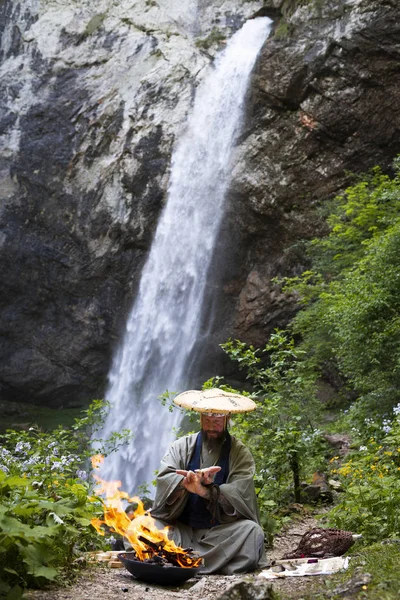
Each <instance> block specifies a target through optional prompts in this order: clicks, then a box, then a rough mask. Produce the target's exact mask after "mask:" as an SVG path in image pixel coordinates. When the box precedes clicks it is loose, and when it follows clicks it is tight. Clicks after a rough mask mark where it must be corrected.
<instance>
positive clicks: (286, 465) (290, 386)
mask: <svg viewBox="0 0 400 600" xmlns="http://www.w3.org/2000/svg"><path fill="white" fill-rule="evenodd" d="M393 169H394V175H393V176H392V177H390V176H389V175H387V174H384V173H382V171H381V170H380V169H379V168H378V167H376V168H375V169H373V170H372V171H371V172H370V173H368V174H366V175H364V176H362V177H358V179H357V180H356V182H355V184H354V185H352V186H351V187H349V188H348V189H347V190H345V192H344V193H343V195H341V196H339V197H337V198H335V199H334V200H333V201H332V202H330V204H329V205H328V207H327V208H326V207H325V213H326V214H325V217H326V221H327V225H328V229H329V233H328V234H327V235H326V236H325V237H323V238H322V239H315V240H313V241H312V242H311V243H309V244H308V255H309V258H310V261H311V263H312V268H311V269H310V270H308V271H306V272H304V273H303V274H302V275H301V276H299V277H296V278H292V279H286V280H284V281H281V282H280V283H281V284H282V285H283V289H284V290H286V291H287V292H289V293H291V294H293V293H295V294H297V297H298V300H299V304H300V307H301V309H300V311H299V312H298V313H297V315H296V317H295V318H294V319H293V321H292V322H291V323H289V325H288V329H287V331H275V332H274V333H273V334H272V335H271V337H270V339H269V341H268V343H267V344H266V346H265V347H264V348H263V349H262V350H257V349H254V348H252V347H247V346H246V345H245V344H243V343H241V342H240V341H237V340H236V341H234V342H233V341H231V340H230V341H229V342H227V343H226V344H224V345H223V348H224V350H225V351H226V352H227V353H228V355H229V356H230V357H231V358H232V359H233V360H235V361H236V362H238V364H239V366H240V368H242V369H244V370H245V372H246V374H247V379H248V381H249V383H250V384H251V388H252V390H253V396H255V398H256V400H257V401H258V404H259V409H258V410H257V411H256V412H255V413H251V414H249V415H246V418H243V419H235V421H236V424H235V426H234V432H235V433H238V435H239V436H240V437H241V438H242V439H243V440H244V441H245V442H246V443H247V445H248V446H249V447H250V448H251V450H252V453H253V454H254V456H255V460H256V465H257V476H256V484H257V492H258V498H259V503H260V508H261V513H262V517H263V520H264V524H265V523H266V522H267V520H268V513H269V512H271V511H272V514H273V515H279V512H278V511H277V510H276V509H277V508H278V507H282V505H284V504H285V503H286V504H287V503H290V502H292V501H293V500H295V499H296V500H298V499H299V496H298V494H297V491H298V485H299V481H300V478H305V479H307V478H308V477H309V476H310V474H311V473H312V472H313V471H314V470H315V469H317V468H318V469H321V468H323V469H324V470H325V472H326V474H327V475H328V476H330V477H333V478H335V479H337V480H338V481H340V483H341V487H342V490H343V491H342V493H341V494H340V495H339V502H338V503H337V504H336V506H335V507H334V508H333V509H332V510H331V511H330V513H328V515H327V518H326V521H325V522H327V524H328V525H329V526H332V527H337V528H340V529H346V530H350V531H352V532H354V533H361V534H362V535H363V542H362V544H364V546H366V547H365V548H364V549H363V551H362V554H361V556H362V559H361V558H360V557H358V558H357V560H355V561H353V563H352V564H353V565H357V564H359V563H360V560H361V564H362V565H365V569H364V571H366V570H368V571H370V570H371V572H372V571H373V572H374V573H375V575H374V576H373V580H372V581H373V583H371V585H370V584H368V585H366V586H364V588H362V589H361V592H360V593H361V594H362V595H361V596H360V597H363V598H385V599H387V600H389V599H394V598H397V597H398V596H397V594H398V585H399V580H398V569H397V568H396V570H394V565H395V564H396V561H397V566H398V559H399V547H398V546H396V544H395V543H392V544H388V545H387V546H384V547H383V546H381V545H380V544H377V542H380V541H384V540H388V541H390V540H393V541H394V542H395V541H396V540H398V539H399V538H400V516H399V511H398V506H399V504H400V158H398V159H396V160H395V161H394V164H393ZM324 381H325V382H327V383H328V384H330V385H331V386H333V387H334V388H336V396H337V397H338V398H339V404H340V406H341V408H342V410H341V412H340V415H339V419H338V420H337V421H336V422H335V423H334V424H332V423H331V424H330V429H331V432H340V433H348V434H350V436H351V440H352V445H351V452H350V453H349V454H348V455H347V456H346V457H344V458H343V457H339V456H335V455H334V452H333V450H332V449H329V448H327V447H326V446H324V444H323V443H322V440H321V431H320V428H321V427H322V426H321V423H323V422H324V415H323V411H324V407H323V405H322V403H321V402H320V401H319V400H318V388H319V386H320V385H321V382H324ZM338 382H339V383H338ZM207 385H209V382H207ZM212 385H218V386H220V387H222V385H221V381H220V380H219V378H215V379H214V380H213V381H212ZM228 389H229V388H228ZM323 465H324V466H323ZM278 520H279V517H278ZM372 543H375V545H374V546H372V547H370V546H368V545H369V544H372ZM383 548H385V550H384V551H383ZM358 551H359V550H358ZM378 555H379V560H377V561H376V562H375V558H376V557H377V556H378ZM362 561H363V562H362ZM378 563H379V564H380V565H381V568H382V572H380V573H379V571H378V567H377V564H378ZM385 565H386V566H385ZM394 571H395V572H394ZM351 573H352V571H350V572H349V573H348V574H346V575H345V576H343V578H344V579H346V578H349V577H350V576H351ZM339 579H340V578H339ZM337 581H338V580H337V579H336V578H333V582H337ZM318 593H319V595H318V594H317V595H316V594H315V593H314V594H313V595H312V597H313V598H316V597H320V598H323V597H326V596H324V594H323V593H322V592H318ZM330 593H331V592H330ZM305 597H306V596H305ZM330 597H335V595H331V596H330Z"/></svg>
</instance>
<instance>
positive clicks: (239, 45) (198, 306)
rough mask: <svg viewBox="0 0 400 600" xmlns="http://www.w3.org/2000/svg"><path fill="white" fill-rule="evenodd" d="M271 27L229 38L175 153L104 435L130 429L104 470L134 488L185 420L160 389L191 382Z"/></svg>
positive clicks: (253, 26)
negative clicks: (233, 171)
mask: <svg viewBox="0 0 400 600" xmlns="http://www.w3.org/2000/svg"><path fill="white" fill-rule="evenodd" d="M270 26H271V21H270V19H267V18H258V19H254V20H251V21H248V22H247V23H246V24H245V25H244V27H243V28H242V29H241V30H240V31H238V32H237V33H236V34H235V35H234V36H233V37H232V39H231V40H230V41H229V43H228V46H227V47H226V49H225V50H224V52H223V53H222V54H221V55H220V56H219V58H218V59H217V61H216V64H215V68H214V69H213V70H212V72H210V74H209V75H208V77H206V79H205V80H204V82H203V84H202V85H201V86H200V88H199V89H198V92H197V94H196V100H195V104H194V107H193V112H192V114H191V116H190V117H189V120H188V125H187V130H186V133H185V134H184V135H183V137H182V138H181V140H180V141H179V143H178V145H177V148H176V150H175V152H174V154H173V157H172V168H171V178H170V186H169V190H168V199H167V204H166V206H165V208H164V210H163V213H162V215H161V216H160V220H159V224H158V227H157V230H156V233H155V237H154V240H153V243H152V246H151V250H150V254H149V256H148V259H147V262H146V264H145V267H144V269H143V273H142V277H141V281H140V286H139V290H138V293H137V297H136V300H135V303H134V306H133V308H132V311H131V313H130V316H129V318H128V322H127V325H126V332H125V335H124V338H123V341H122V344H121V347H120V349H119V351H118V352H117V354H116V356H115V358H114V361H113V366H112V369H111V373H110V376H109V379H110V386H109V389H108V393H107V395H106V397H107V399H108V400H109V401H110V403H111V410H110V413H109V415H108V417H107V420H106V422H105V425H104V429H103V431H102V436H103V437H106V436H108V435H109V434H110V433H111V432H112V431H120V430H121V429H123V428H125V427H127V428H129V429H131V431H132V433H133V441H132V443H131V444H130V445H129V446H127V447H123V448H121V449H120V450H119V451H118V452H117V453H115V454H112V455H110V456H109V457H108V458H107V459H106V461H105V464H104V466H103V468H102V472H101V475H102V477H104V478H105V479H117V478H118V479H121V480H122V481H123V489H124V490H125V491H127V492H128V493H133V492H134V491H135V490H136V489H137V486H138V485H140V484H142V483H144V482H149V481H151V480H152V479H153V477H154V471H155V469H157V468H158V466H159V461H160V458H161V456H162V454H163V452H164V451H165V450H166V448H167V446H168V444H169V443H170V442H171V441H172V440H173V438H174V435H173V431H172V430H173V427H176V426H177V425H178V422H179V420H180V415H179V414H178V413H177V412H174V413H171V412H169V411H168V409H167V408H165V407H162V406H161V403H160V401H159V400H158V397H159V396H160V395H161V394H162V393H163V392H165V391H166V390H169V391H171V392H180V391H183V390H184V389H186V388H187V385H188V381H187V371H188V366H189V361H192V360H193V350H194V349H195V345H196V340H197V339H198V335H199V332H200V331H199V330H200V325H201V319H200V317H201V314H202V304H203V299H204V295H205V290H206V286H207V274H208V268H209V265H210V262H211V258H212V255H213V248H214V245H215V242H216V238H217V234H218V231H219V227H220V223H221V219H222V216H223V204H224V202H223V201H224V197H225V194H226V191H227V188H228V185H229V181H230V176H229V175H230V158H231V153H232V148H233V145H234V142H235V140H236V138H237V135H238V133H239V131H240V125H241V115H242V113H243V106H244V100H245V95H246V90H247V87H248V82H249V76H250V73H251V71H252V68H253V66H254V63H255V60H256V58H257V55H258V52H259V51H260V49H261V46H262V44H263V42H264V41H265V39H266V37H267V34H268V32H269V29H270Z"/></svg>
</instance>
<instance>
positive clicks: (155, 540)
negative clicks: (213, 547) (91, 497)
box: [92, 476, 202, 569]
mask: <svg viewBox="0 0 400 600" xmlns="http://www.w3.org/2000/svg"><path fill="white" fill-rule="evenodd" d="M95 479H96V480H97V481H98V485H99V486H100V489H99V490H98V491H97V495H105V499H102V503H103V509H104V515H103V518H102V519H93V520H92V525H93V527H94V528H95V529H96V530H97V531H98V533H99V534H100V535H104V533H105V532H104V526H105V527H107V528H108V531H111V532H112V533H118V534H120V535H122V536H123V537H124V538H126V539H127V540H128V541H129V542H130V544H131V545H132V547H133V550H134V553H135V554H134V556H135V557H136V559H137V560H138V561H142V562H146V563H155V564H157V565H159V566H166V567H181V568H184V569H189V568H197V567H199V566H200V565H201V564H202V558H201V557H200V556H198V555H196V554H194V553H193V550H192V548H186V549H184V548H180V547H179V546H177V545H176V544H175V542H174V541H173V540H171V539H170V538H169V537H168V531H169V527H168V526H167V527H164V529H158V528H157V526H156V524H155V521H154V519H153V517H152V516H151V515H150V513H149V512H147V511H145V509H144V506H143V502H142V501H141V500H140V498H138V497H134V498H129V496H128V494H126V493H125V492H121V491H120V489H119V488H120V487H121V482H120V481H113V482H106V481H104V480H102V479H100V477H98V476H95ZM123 500H125V501H128V502H131V503H135V504H137V509H136V510H135V512H134V514H133V518H130V517H129V516H128V515H127V514H126V512H125V510H124V508H123V505H122V501H123Z"/></svg>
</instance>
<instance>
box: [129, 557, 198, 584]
mask: <svg viewBox="0 0 400 600" xmlns="http://www.w3.org/2000/svg"><path fill="white" fill-rule="evenodd" d="M118 558H119V560H120V561H121V562H122V564H123V565H124V567H125V569H127V570H128V571H129V573H130V574H131V575H133V576H134V577H136V579H138V580H139V581H145V582H146V583H155V584H157V585H177V584H179V583H183V582H184V581H187V580H188V579H190V578H191V577H194V576H195V575H196V574H197V573H198V571H199V568H200V567H188V568H184V567H174V566H163V565H158V564H156V563H149V562H146V561H141V560H137V558H136V554H135V553H134V552H122V553H121V554H119V555H118Z"/></svg>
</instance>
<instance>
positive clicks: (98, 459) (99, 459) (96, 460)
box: [90, 454, 104, 469]
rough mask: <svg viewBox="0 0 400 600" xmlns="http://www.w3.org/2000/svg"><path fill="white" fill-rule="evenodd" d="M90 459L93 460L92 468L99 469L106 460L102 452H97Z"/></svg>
mask: <svg viewBox="0 0 400 600" xmlns="http://www.w3.org/2000/svg"><path fill="white" fill-rule="evenodd" d="M90 460H91V462H92V468H93V469H98V468H99V467H100V465H102V464H103V462H104V456H103V455H102V454H95V455H94V456H92V458H91V459H90Z"/></svg>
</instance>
